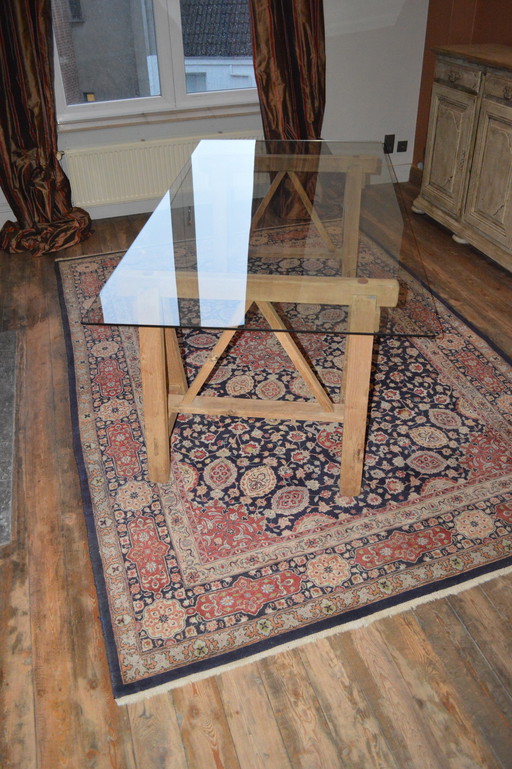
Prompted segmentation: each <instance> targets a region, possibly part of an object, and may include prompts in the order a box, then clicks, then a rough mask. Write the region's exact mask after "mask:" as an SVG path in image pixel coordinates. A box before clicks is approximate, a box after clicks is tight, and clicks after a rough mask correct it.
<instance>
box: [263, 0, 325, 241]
mask: <svg viewBox="0 0 512 769" xmlns="http://www.w3.org/2000/svg"><path fill="white" fill-rule="evenodd" d="M250 10H251V30H252V43H253V59H254V71H255V75H256V85H257V87H258V96H259V102H260V110H261V117H262V120H263V130H264V134H265V139H268V140H276V139H277V140H287V141H290V140H292V141H300V140H303V139H305V140H310V139H320V137H321V130H322V121H323V117H324V108H325V31H324V14H323V2H322V0H250ZM274 149H275V148H274ZM283 151H284V152H286V148H283ZM321 151H322V149H321V148H320V147H319V146H315V145H311V144H308V142H307V141H306V142H304V144H303V147H302V152H303V153H304V154H306V153H307V154H320V152H321ZM298 178H299V181H300V182H301V184H302V186H303V187H304V189H305V191H306V193H307V195H308V197H309V198H310V200H311V201H314V198H315V190H316V184H317V178H316V174H308V175H306V176H305V175H303V174H299V175H298ZM283 219H287V220H288V221H293V222H297V221H306V220H308V219H309V215H308V213H307V211H306V209H305V207H304V205H303V204H302V202H301V201H300V199H299V197H298V195H297V191H296V190H295V189H294V188H293V185H291V183H290V180H289V178H285V180H284V181H283V182H282V183H281V186H280V187H279V189H278V190H277V193H276V195H275V196H274V198H273V200H272V203H271V205H269V207H268V209H267V212H266V215H265V218H264V220H262V224H263V226H265V225H267V226H270V225H273V224H280V223H282V221H283Z"/></svg>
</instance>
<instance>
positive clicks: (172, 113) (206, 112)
mask: <svg viewBox="0 0 512 769" xmlns="http://www.w3.org/2000/svg"><path fill="white" fill-rule="evenodd" d="M259 114H260V108H259V104H258V101H251V102H247V103H240V104H230V105H225V106H209V107H206V106H205V107H187V108H184V109H172V110H169V109H166V110H154V111H145V112H138V113H134V114H131V115H129V114H124V115H105V114H103V115H91V117H84V116H83V115H80V116H78V115H76V116H73V115H66V116H63V117H60V118H59V119H58V132H59V134H62V133H71V132H72V131H84V130H88V129H89V130H94V129H99V128H120V127H122V126H140V125H153V124H157V123H177V122H183V121H187V120H204V119H205V118H225V117H239V116H245V115H247V116H250V115H259Z"/></svg>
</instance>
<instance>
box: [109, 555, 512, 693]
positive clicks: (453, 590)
mask: <svg viewBox="0 0 512 769" xmlns="http://www.w3.org/2000/svg"><path fill="white" fill-rule="evenodd" d="M509 574H512V566H507V567H505V568H503V569H498V570H497V571H493V572H490V573H489V574H483V575H481V576H480V577H474V578H473V579H469V580H467V581H466V582H461V583H460V584H459V585H452V586H451V587H447V588H444V589H442V590H436V591H435V592H433V593H430V594H428V595H423V596H420V597H419V598H414V599H412V600H410V601H404V603H401V604H398V605H397V606H392V607H390V608H389V609H384V610H382V611H379V612H375V613H374V614H371V615H369V616H367V617H362V618H361V619H356V620H353V621H352V622H347V623H345V624H344V625H341V626H339V625H338V626H336V627H332V628H328V629H326V630H321V631H319V632H318V633H312V634H311V635H308V636H304V638H298V639H296V640H294V641H290V642H288V643H283V644H279V645H278V646H275V647H273V648H272V649H266V650H265V651H263V652H258V653H257V654H253V655H251V656H248V657H244V659H241V660H237V661H235V662H229V663H227V664H226V665H221V666H219V667H216V668H210V670H205V671H202V672H200V673H193V674H192V675H189V676H184V677H183V678H179V679H177V680H175V681H169V682H168V683H165V684H161V685H160V686H155V687H152V688H151V689H147V690H145V691H142V692H137V693H135V694H127V695H124V696H121V697H118V698H116V700H115V701H116V703H117V704H118V705H120V706H121V705H133V704H134V703H137V702H141V701H143V700H147V699H150V698H151V697H155V696H157V695H159V694H166V693H167V692H170V691H172V689H178V688H180V687H182V686H187V685H188V684H191V683H194V682H196V681H202V680H204V679H206V678H212V677H213V676H220V675H222V674H223V673H227V672H229V671H231V670H234V669H235V668H240V667H244V666H246V665H251V664H252V663H253V662H258V661H259V660H262V659H265V658H268V657H273V656H275V655H277V654H280V653H281V652H285V651H291V650H293V649H297V648H298V647H300V646H305V645H306V644H309V643H314V642H315V641H318V640H319V639H321V638H327V637H329V636H333V635H337V634H339V633H346V632H347V631H349V630H358V629H359V628H364V627H368V626H369V625H372V624H373V623H374V622H377V621H378V620H381V619H384V618H386V617H392V616H395V615H397V614H402V613H404V612H406V611H408V610H410V609H415V608H416V607H417V606H421V605H422V604H426V603H432V602H434V601H439V600H441V599H442V598H446V597H448V596H450V595H456V594H458V593H462V592H464V591H466V590H470V589H471V588H473V587H477V586H478V585H482V584H483V583H484V582H491V581H492V580H494V579H498V578H499V577H504V576H507V575H509Z"/></svg>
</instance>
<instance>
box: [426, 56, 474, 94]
mask: <svg viewBox="0 0 512 769" xmlns="http://www.w3.org/2000/svg"><path fill="white" fill-rule="evenodd" d="M481 77H482V73H481V71H480V70H478V69H476V67H472V66H471V65H470V64H462V63H461V62H459V61H457V60H456V59H438V60H437V63H436V73H435V79H436V80H437V82H438V83H443V84H445V85H449V86H451V87H452V88H460V89H461V90H463V91H470V92H471V93H478V91H479V89H480V80H481Z"/></svg>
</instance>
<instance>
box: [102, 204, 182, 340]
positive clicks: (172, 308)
mask: <svg viewBox="0 0 512 769" xmlns="http://www.w3.org/2000/svg"><path fill="white" fill-rule="evenodd" d="M100 300H101V306H102V309H103V317H104V321H105V323H116V324H127V325H132V324H133V323H135V324H137V325H138V324H139V323H140V324H144V325H148V326H178V325H179V310H178V290H177V287H176V268H175V262H174V242H173V236H172V219H171V202H170V195H169V193H168V192H167V193H166V194H165V195H164V197H163V198H162V200H161V201H160V203H159V204H158V206H157V208H156V209H155V211H154V213H153V215H152V216H151V218H150V219H149V221H148V223H147V224H146V226H145V227H144V229H143V230H142V231H141V232H140V234H139V235H138V237H137V238H136V239H135V241H134V242H133V245H132V247H131V248H130V250H129V251H128V252H127V253H126V255H125V256H124V258H123V260H122V261H121V262H120V263H119V265H118V266H117V268H116V269H115V270H114V272H113V273H112V275H111V276H110V278H109V280H108V281H107V282H106V284H105V285H104V286H103V288H102V289H101V291H100Z"/></svg>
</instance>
